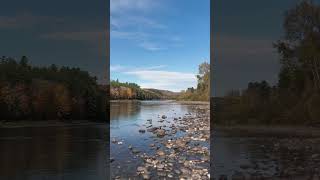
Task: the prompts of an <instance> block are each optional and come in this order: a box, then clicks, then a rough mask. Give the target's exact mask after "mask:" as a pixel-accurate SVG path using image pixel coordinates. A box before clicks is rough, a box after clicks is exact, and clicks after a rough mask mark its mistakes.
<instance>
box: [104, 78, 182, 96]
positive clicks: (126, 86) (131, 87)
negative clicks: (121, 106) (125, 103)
mask: <svg viewBox="0 0 320 180" xmlns="http://www.w3.org/2000/svg"><path fill="white" fill-rule="evenodd" d="M178 96H179V93H175V92H171V91H167V90H159V89H143V88H140V86H139V85H137V84H135V83H128V82H126V83H122V82H119V81H111V86H110V97H111V99H138V100H152V99H175V98H177V97H178Z"/></svg>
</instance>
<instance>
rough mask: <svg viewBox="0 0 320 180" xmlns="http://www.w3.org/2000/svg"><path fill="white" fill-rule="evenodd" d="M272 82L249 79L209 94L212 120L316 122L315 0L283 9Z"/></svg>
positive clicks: (318, 34) (319, 15)
mask: <svg viewBox="0 0 320 180" xmlns="http://www.w3.org/2000/svg"><path fill="white" fill-rule="evenodd" d="M283 27H284V33H285V34H284V36H283V38H282V39H279V40H278V41H277V42H275V43H274V44H273V46H274V48H275V49H276V50H277V52H278V54H279V57H280V65H281V69H280V72H279V74H278V77H279V78H278V83H277V84H276V85H273V86H271V85H270V84H269V83H268V82H266V81H260V82H249V83H248V86H247V88H246V89H245V90H244V91H242V92H239V91H235V90H231V91H230V92H229V93H227V94H226V95H225V96H224V97H221V98H219V97H215V98H212V102H213V104H212V105H213V106H212V108H213V109H214V111H213V115H214V118H213V119H214V123H217V124H225V125H234V124H267V125H272V124H276V125H281V124H286V125H287V124H290V125H301V124H304V125H309V126H316V125H320V91H319V90H320V89H319V88H320V75H319V74H320V6H319V5H318V4H315V3H313V2H312V1H302V2H301V3H299V4H298V5H296V6H295V7H294V8H292V9H290V10H288V11H287V12H286V13H285V18H284V22H283Z"/></svg>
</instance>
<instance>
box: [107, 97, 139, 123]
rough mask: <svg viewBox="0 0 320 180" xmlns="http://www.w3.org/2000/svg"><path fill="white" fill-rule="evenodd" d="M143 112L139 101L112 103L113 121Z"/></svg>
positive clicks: (111, 115)
mask: <svg viewBox="0 0 320 180" xmlns="http://www.w3.org/2000/svg"><path fill="white" fill-rule="evenodd" d="M140 111H141V106H140V102H139V101H112V102H111V103H110V118H111V120H119V119H121V118H127V117H131V116H134V115H137V114H138V113H139V112H140Z"/></svg>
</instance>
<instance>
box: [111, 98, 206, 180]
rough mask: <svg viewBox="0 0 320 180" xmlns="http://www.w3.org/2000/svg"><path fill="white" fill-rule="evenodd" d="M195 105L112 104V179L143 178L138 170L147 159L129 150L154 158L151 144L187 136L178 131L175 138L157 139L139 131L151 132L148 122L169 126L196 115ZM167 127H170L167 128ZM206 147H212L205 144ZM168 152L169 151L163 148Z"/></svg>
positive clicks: (155, 103)
mask: <svg viewBox="0 0 320 180" xmlns="http://www.w3.org/2000/svg"><path fill="white" fill-rule="evenodd" d="M194 107H195V105H186V104H180V103H177V102H175V101H113V102H111V107H110V108H111V123H110V141H111V142H112V141H113V143H110V150H111V152H110V156H111V158H112V160H113V162H112V163H111V165H110V166H111V170H110V172H111V178H118V179H120V178H125V179H126V178H129V177H131V178H136V179H137V178H141V177H139V176H137V167H138V166H139V165H141V164H143V160H142V159H141V158H139V157H138V156H137V154H135V153H133V152H132V150H131V149H130V148H129V147H134V148H135V149H138V150H139V151H141V152H140V153H139V155H141V154H147V155H154V154H155V150H154V149H153V148H150V147H149V145H150V144H156V145H159V148H160V149H161V148H163V146H162V145H161V142H163V141H166V140H168V139H176V138H179V137H181V136H183V135H184V134H185V133H184V132H181V131H178V132H177V133H176V134H174V135H172V136H166V137H164V138H157V136H156V135H155V134H154V133H152V132H148V131H146V132H144V133H141V132H139V130H141V129H147V128H146V126H148V123H147V122H148V121H147V120H148V119H152V126H153V127H159V126H162V127H167V128H166V129H167V130H168V129H170V128H169V126H170V125H171V124H173V123H174V121H173V119H174V118H178V117H184V116H185V115H186V114H188V113H194V112H195V109H194ZM162 115H166V116H167V118H166V120H165V121H164V122H159V121H157V120H161V116H162ZM164 125H166V126H164ZM115 140H116V141H115ZM204 146H207V147H208V146H209V144H208V143H207V144H205V145H204ZM163 149H165V148H163Z"/></svg>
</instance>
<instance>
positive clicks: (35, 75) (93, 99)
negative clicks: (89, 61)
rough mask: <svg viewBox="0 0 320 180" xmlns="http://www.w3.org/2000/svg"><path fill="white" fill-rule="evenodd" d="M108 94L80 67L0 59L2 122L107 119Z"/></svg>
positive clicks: (22, 59)
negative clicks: (37, 64)
mask: <svg viewBox="0 0 320 180" xmlns="http://www.w3.org/2000/svg"><path fill="white" fill-rule="evenodd" d="M106 104H107V93H106V89H105V88H101V86H99V85H98V84H97V78H96V77H92V76H91V75H89V73H88V72H86V71H83V70H81V69H79V68H70V67H66V66H62V67H58V66H56V65H54V64H52V65H51V66H48V67H37V66H32V65H30V64H29V60H28V58H27V57H26V56H23V57H22V58H21V59H20V61H17V60H16V59H14V58H11V57H4V56H3V57H1V58H0V119H1V120H56V119H61V120H70V119H77V120H96V121H99V120H106V118H107V114H106V107H107V106H106Z"/></svg>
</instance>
